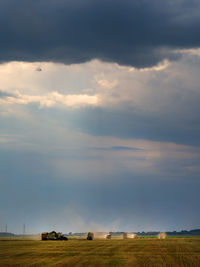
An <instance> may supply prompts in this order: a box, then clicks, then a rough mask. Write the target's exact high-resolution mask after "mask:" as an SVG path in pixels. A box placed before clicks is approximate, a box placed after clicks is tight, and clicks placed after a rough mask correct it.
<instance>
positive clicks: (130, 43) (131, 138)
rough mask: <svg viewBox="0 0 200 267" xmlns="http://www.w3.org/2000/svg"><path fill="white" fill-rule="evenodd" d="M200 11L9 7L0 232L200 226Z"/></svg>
mask: <svg viewBox="0 0 200 267" xmlns="http://www.w3.org/2000/svg"><path fill="white" fill-rule="evenodd" d="M199 102H200V2H199V1H197V0H173V1H172V0H165V1H162V0H148V1H147V0H124V1H120V0H115V1H114V0H112V1H111V0H101V1H98V0H84V1H83V0H74V1H72V0H48V1H47V0H28V1H27V0H18V1H15V0H1V1H0V231H4V230H5V226H6V224H7V228H8V231H10V232H15V233H22V231H23V225H24V224H25V225H26V232H27V233H40V232H42V231H51V230H53V229H55V230H57V231H62V232H64V233H68V232H82V231H131V232H136V231H174V230H177V231H179V230H183V229H187V230H190V229H195V228H200V212H199V211H200V209H199V203H200V194H199V190H200V115H199V114H200V105H199Z"/></svg>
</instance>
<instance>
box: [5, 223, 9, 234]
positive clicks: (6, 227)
mask: <svg viewBox="0 0 200 267" xmlns="http://www.w3.org/2000/svg"><path fill="white" fill-rule="evenodd" d="M5 232H6V233H7V232H8V225H7V224H6V226H5Z"/></svg>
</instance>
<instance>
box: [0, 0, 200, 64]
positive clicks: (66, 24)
mask: <svg viewBox="0 0 200 267" xmlns="http://www.w3.org/2000/svg"><path fill="white" fill-rule="evenodd" d="M199 10H200V3H199V1H197V0H182V1H178V0H173V1H171V0H168V1H160V0H151V1H147V0H140V1H139V0H132V1H131V0H125V1H120V0H115V1H111V0H102V1H97V0H84V1H81V0H76V1H69V0H34V1H33V0H29V1H27V0H18V1H15V0H2V1H0V38H1V42H0V60H1V61H2V62H3V61H11V60H25V61H55V62H64V63H66V64H71V63H80V62H85V61H88V60H90V59H93V58H98V59H101V60H105V61H111V62H117V63H119V64H125V65H132V66H136V67H144V66H152V65H154V64H156V63H158V62H159V61H161V60H162V59H164V58H169V59H175V58H176V57H177V56H175V55H174V54H173V52H172V50H173V49H176V48H189V47H198V46H199V45H200V27H199V26H200V16H199Z"/></svg>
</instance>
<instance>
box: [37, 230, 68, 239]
mask: <svg viewBox="0 0 200 267" xmlns="http://www.w3.org/2000/svg"><path fill="white" fill-rule="evenodd" d="M41 239H42V240H68V238H67V237H66V236H64V235H63V234H62V233H59V232H58V233H56V232H55V231H52V232H50V233H48V232H43V233H42V234H41Z"/></svg>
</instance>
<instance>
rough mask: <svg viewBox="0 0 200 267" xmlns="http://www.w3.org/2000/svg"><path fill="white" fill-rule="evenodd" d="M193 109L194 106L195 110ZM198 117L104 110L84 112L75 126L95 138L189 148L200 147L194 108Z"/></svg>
mask: <svg viewBox="0 0 200 267" xmlns="http://www.w3.org/2000/svg"><path fill="white" fill-rule="evenodd" d="M192 108H193V107H191V109H192ZM193 112H194V116H193V117H189V118H188V117H187V116H186V115H185V114H181V113H180V114H177V113H173V111H172V112H171V111H170V110H169V112H168V113H166V114H159V113H158V114H155V113H149V114H146V113H143V112H140V113H139V112H138V111H136V110H134V109H132V110H124V111H118V110H114V109H113V110H112V109H101V108H88V109H84V110H83V109H82V110H81V112H80V113H73V121H72V122H71V123H72V124H73V126H74V127H77V128H78V129H81V130H82V131H84V132H86V133H89V134H92V135H94V136H114V137H120V138H127V139H129V138H136V139H147V140H151V141H161V142H173V143H177V144H185V145H198V146H199V145H200V125H199V115H198V114H199V112H200V111H197V110H196V109H195V107H194V108H193Z"/></svg>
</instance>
